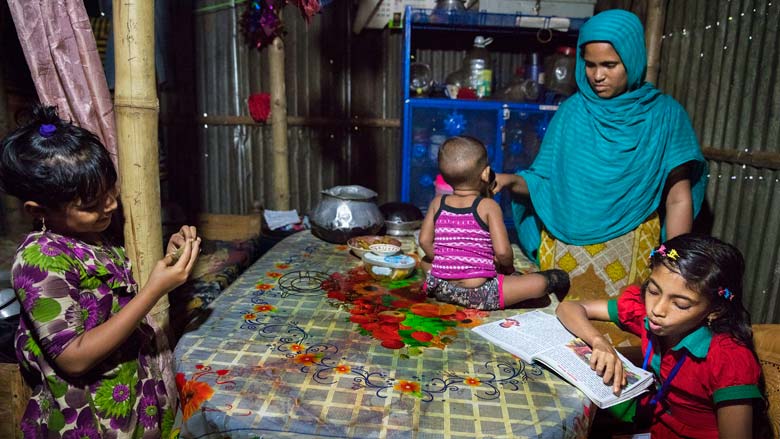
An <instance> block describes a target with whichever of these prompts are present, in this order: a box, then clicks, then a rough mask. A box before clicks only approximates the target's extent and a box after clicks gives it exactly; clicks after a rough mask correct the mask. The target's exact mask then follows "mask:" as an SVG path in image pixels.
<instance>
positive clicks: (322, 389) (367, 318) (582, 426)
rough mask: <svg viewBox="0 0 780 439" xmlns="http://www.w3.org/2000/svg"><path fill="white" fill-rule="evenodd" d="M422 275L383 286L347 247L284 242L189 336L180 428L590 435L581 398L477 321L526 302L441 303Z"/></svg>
mask: <svg viewBox="0 0 780 439" xmlns="http://www.w3.org/2000/svg"><path fill="white" fill-rule="evenodd" d="M421 281H422V276H421V275H420V274H415V275H413V276H412V277H411V278H409V279H405V280H402V281H395V282H379V281H376V280H373V279H371V278H370V277H369V276H368V275H367V274H366V272H365V271H364V270H363V268H362V266H361V263H360V260H359V259H358V258H356V257H355V256H353V255H352V254H351V253H350V251H349V249H348V248H347V247H346V246H339V245H333V244H329V243H326V242H324V241H321V240H319V239H317V238H315V237H313V236H312V235H311V233H310V232H308V231H305V232H301V233H298V234H295V235H292V236H290V237H288V238H286V239H285V240H284V241H282V242H281V243H279V244H278V245H276V246H275V247H274V248H273V249H271V250H270V251H269V252H268V253H266V254H265V255H264V256H263V257H262V258H260V259H259V260H258V261H257V262H255V263H254V264H253V265H252V266H251V267H250V268H249V269H247V270H246V271H245V272H244V273H243V274H242V275H241V276H240V277H239V278H238V279H237V280H236V281H235V282H234V283H233V284H232V285H230V287H228V288H227V289H226V290H225V291H224V292H223V293H222V294H221V295H220V296H219V297H217V298H216V300H215V301H214V302H213V303H211V304H210V306H209V308H208V309H207V311H208V313H209V315H208V317H207V318H205V319H203V320H201V321H199V322H198V325H199V326H197V327H194V326H190V327H189V328H188V329H187V331H186V332H185V334H184V336H183V337H182V338H181V340H180V341H179V343H178V345H177V347H176V350H175V357H176V368H177V385H178V387H179V392H180V397H181V404H182V413H181V414H180V419H181V420H182V424H181V430H180V433H181V436H182V437H186V438H204V437H208V438H223V437H246V438H304V437H318V438H327V437H349V438H365V439H368V438H421V439H422V438H425V439H427V438H431V439H433V438H476V437H483V438H522V437H533V438H537V437H542V438H561V437H563V438H579V437H586V436H587V433H588V428H589V425H590V423H591V420H592V415H593V414H594V409H593V408H592V406H591V403H590V401H589V400H588V399H587V398H586V397H585V396H584V395H583V394H582V393H580V392H579V391H578V390H576V389H575V388H574V387H572V386H571V385H569V384H567V383H566V382H565V381H563V380H562V379H560V378H559V377H557V376H556V375H555V374H553V373H551V372H549V371H548V370H547V369H543V368H541V367H539V366H536V365H528V364H525V363H523V362H522V361H520V360H519V359H517V358H516V357H513V356H512V355H511V354H508V353H507V352H505V351H503V350H502V349H500V348H498V347H496V346H494V345H492V344H490V343H488V342H486V341H485V340H484V339H482V338H481V337H480V336H479V335H477V334H476V333H474V332H472V331H471V330H470V328H471V327H473V326H475V325H478V324H481V323H483V322H485V321H488V320H492V319H496V318H501V317H504V316H509V315H512V314H516V313H518V312H522V310H517V309H514V310H507V311H500V312H491V313H487V312H482V311H476V310H471V309H463V308H461V307H457V306H453V305H449V304H444V303H440V302H436V301H433V300H431V299H427V298H426V297H425V295H424V294H422V293H421V292H420V285H421V283H422V282H421ZM553 300H554V299H553ZM553 306H554V303H552V304H549V303H548V306H547V310H549V312H552V309H553Z"/></svg>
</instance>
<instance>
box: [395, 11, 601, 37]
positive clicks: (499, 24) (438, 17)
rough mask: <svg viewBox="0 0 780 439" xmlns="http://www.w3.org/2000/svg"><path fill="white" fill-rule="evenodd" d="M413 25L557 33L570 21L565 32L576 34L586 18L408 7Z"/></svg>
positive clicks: (460, 29)
mask: <svg viewBox="0 0 780 439" xmlns="http://www.w3.org/2000/svg"><path fill="white" fill-rule="evenodd" d="M407 13H410V14H411V15H410V17H409V19H410V22H411V24H412V25H413V26H415V27H416V28H418V29H446V30H448V31H450V30H454V31H474V30H491V31H492V32H502V31H503V32H513V33H516V32H517V31H518V30H527V31H529V32H534V33H535V32H537V31H538V30H539V29H551V30H553V31H555V32H560V31H561V30H559V29H556V27H557V26H558V25H559V24H560V23H565V22H566V21H568V23H569V25H568V27H567V29H566V30H565V31H563V32H572V33H576V32H577V31H579V29H580V28H581V27H582V25H583V24H585V21H586V20H587V19H586V18H568V17H550V16H539V15H521V14H494V13H490V12H481V11H453V10H450V11H447V10H438V9H415V8H408V9H407Z"/></svg>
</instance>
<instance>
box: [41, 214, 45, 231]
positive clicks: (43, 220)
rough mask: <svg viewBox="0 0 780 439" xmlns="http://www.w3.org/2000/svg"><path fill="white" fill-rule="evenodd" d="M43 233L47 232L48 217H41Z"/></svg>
mask: <svg viewBox="0 0 780 439" xmlns="http://www.w3.org/2000/svg"><path fill="white" fill-rule="evenodd" d="M41 233H46V218H44V217H41Z"/></svg>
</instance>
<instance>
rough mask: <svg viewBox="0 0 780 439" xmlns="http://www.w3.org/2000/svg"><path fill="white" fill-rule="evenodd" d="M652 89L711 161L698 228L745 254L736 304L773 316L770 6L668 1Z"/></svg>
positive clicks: (776, 309)
mask: <svg viewBox="0 0 780 439" xmlns="http://www.w3.org/2000/svg"><path fill="white" fill-rule="evenodd" d="M666 17H667V18H666V25H665V29H664V39H663V44H662V52H661V57H662V58H661V71H660V73H659V87H660V88H661V89H663V90H664V91H666V92H667V93H670V94H671V95H672V96H674V97H675V98H677V99H678V100H679V101H680V103H682V104H683V105H684V106H685V108H686V109H687V110H688V114H689V115H690V116H691V119H692V121H693V124H694V127H695V129H696V133H697V134H698V136H699V139H700V142H701V145H702V148H703V149H704V151H705V155H706V156H707V157H708V158H711V160H710V161H709V165H710V183H709V186H708V188H707V198H706V202H707V206H706V207H707V209H708V212H705V216H704V218H703V220H704V221H703V222H702V224H700V226H701V227H702V228H703V229H704V230H705V231H708V232H710V233H711V234H712V235H714V236H717V237H719V238H722V239H724V240H726V241H728V242H731V243H733V244H734V245H736V246H737V247H738V248H740V250H742V252H743V253H744V255H745V258H746V265H747V270H746V277H745V281H746V282H745V292H746V298H745V302H746V304H747V306H748V310H749V311H750V313H751V315H752V316H753V320H754V321H757V322H764V321H773V322H780V303H779V302H778V281H780V215H778V212H780V180H779V179H780V173H779V172H778V169H780V166H778V165H779V164H780V159H779V158H780V84H779V83H778V80H779V79H780V45H779V44H778V43H780V40H779V38H780V33H778V23H780V2H774V4H773V2H771V1H756V0H742V1H737V0H733V1H729V0H719V1H711V0H672V1H670V2H669V4H668V9H667V14H666Z"/></svg>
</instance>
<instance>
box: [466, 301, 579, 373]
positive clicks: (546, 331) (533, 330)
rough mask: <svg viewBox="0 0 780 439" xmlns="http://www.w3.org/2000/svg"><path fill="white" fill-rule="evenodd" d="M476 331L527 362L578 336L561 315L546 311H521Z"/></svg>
mask: <svg viewBox="0 0 780 439" xmlns="http://www.w3.org/2000/svg"><path fill="white" fill-rule="evenodd" d="M473 330H474V331H475V332H476V333H477V334H479V335H481V336H483V337H485V338H486V339H488V340H489V341H491V342H493V343H495V344H496V345H498V346H499V347H501V348H503V349H505V350H507V351H509V352H511V353H513V354H515V355H517V356H518V357H520V358H521V359H522V360H523V361H525V362H527V363H530V362H532V361H533V360H534V357H535V356H536V355H537V354H539V353H541V352H543V351H544V350H546V349H549V348H550V347H552V346H555V345H564V344H566V343H568V342H569V341H571V340H572V339H573V338H574V335H572V334H571V333H570V332H569V331H567V330H566V328H565V327H564V326H563V325H562V324H561V322H559V321H558V318H557V317H555V316H551V315H549V314H546V313H544V312H542V311H531V312H527V313H525V314H518V315H516V316H512V317H509V318H505V319H501V320H497V321H495V322H490V323H486V324H484V325H480V326H477V327H476V328H474V329H473Z"/></svg>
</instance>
